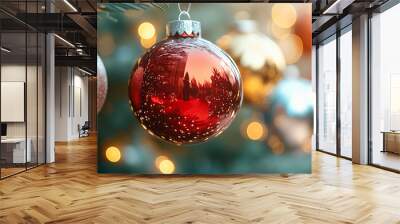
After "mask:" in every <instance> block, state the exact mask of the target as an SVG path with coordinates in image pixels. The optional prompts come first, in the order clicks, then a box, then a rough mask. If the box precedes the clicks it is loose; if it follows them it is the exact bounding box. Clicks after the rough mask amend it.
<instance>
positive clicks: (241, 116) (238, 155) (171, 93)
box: [97, 3, 315, 174]
mask: <svg viewBox="0 0 400 224" xmlns="http://www.w3.org/2000/svg"><path fill="white" fill-rule="evenodd" d="M97 26H98V27H97V28H98V34H97V35H98V54H99V57H98V67H99V66H100V67H99V68H98V73H99V75H98V77H99V78H98V88H99V89H98V92H99V94H98V101H97V102H100V103H99V105H98V130H99V132H98V172H99V173H129V174H245V173H254V174H255V173H310V172H311V154H310V151H311V142H312V141H311V139H312V138H311V137H312V133H313V106H314V105H313V103H314V100H315V99H314V93H313V88H312V85H311V81H310V79H311V4H289V3H278V4H268V3H246V4H244V3H240V4H233V3H192V4H188V3H185V4H184V3H181V4H177V3H103V4H99V5H98V25H97Z"/></svg>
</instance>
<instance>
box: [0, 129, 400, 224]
mask: <svg viewBox="0 0 400 224" xmlns="http://www.w3.org/2000/svg"><path fill="white" fill-rule="evenodd" d="M56 151H57V154H56V156H57V162H56V163H55V164H51V165H46V166H42V167H39V168H36V169H33V170H30V171H28V172H26V173H22V174H19V175H17V176H14V177H11V178H8V179H5V180H3V181H0V223H43V222H48V223H374V224H375V223H385V224H386V223H400V175H398V174H395V173H391V172H387V171H384V170H380V169H377V168H373V167H368V166H358V165H352V164H351V163H350V162H349V161H347V160H343V159H337V158H335V157H333V156H330V155H326V154H322V153H318V152H315V153H313V174H312V175H293V176H289V177H282V176H278V175H276V176H270V175H268V176H267V175H265V176H234V177H212V176H201V177H197V176H195V177H193V176H191V177H161V176H158V177H135V176H122V175H98V174H97V173H96V140H95V138H94V137H91V138H85V139H84V140H82V141H77V142H72V143H70V144H59V145H57V150H56Z"/></svg>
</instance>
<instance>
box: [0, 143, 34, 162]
mask: <svg viewBox="0 0 400 224" xmlns="http://www.w3.org/2000/svg"><path fill="white" fill-rule="evenodd" d="M26 142H27V147H26V154H25V138H5V139H1V151H2V155H1V156H2V157H3V159H5V160H6V162H8V163H25V162H31V158H32V154H31V145H32V141H31V139H30V138H27V140H26ZM3 154H5V155H3ZM11 154H12V156H11ZM11 158H12V160H11Z"/></svg>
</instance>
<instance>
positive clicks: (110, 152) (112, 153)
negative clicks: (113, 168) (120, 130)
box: [106, 146, 121, 163]
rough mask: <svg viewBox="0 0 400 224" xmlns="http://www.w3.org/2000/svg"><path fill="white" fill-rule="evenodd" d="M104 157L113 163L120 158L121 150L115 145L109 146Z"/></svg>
mask: <svg viewBox="0 0 400 224" xmlns="http://www.w3.org/2000/svg"><path fill="white" fill-rule="evenodd" d="M106 158H107V159H108V160H109V161H110V162H113V163H116V162H118V161H119V160H120V159H121V152H120V151H119V149H118V148H117V147H115V146H110V147H108V148H107V150H106Z"/></svg>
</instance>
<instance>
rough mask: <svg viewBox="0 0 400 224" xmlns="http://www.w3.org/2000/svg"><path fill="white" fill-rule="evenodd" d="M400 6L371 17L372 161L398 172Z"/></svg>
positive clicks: (399, 152) (399, 134)
mask: <svg viewBox="0 0 400 224" xmlns="http://www.w3.org/2000/svg"><path fill="white" fill-rule="evenodd" d="M398 21H400V5H396V6H394V7H392V8H390V9H388V10H386V11H384V12H382V13H380V14H376V15H374V16H373V17H372V18H371V29H372V32H371V34H372V37H371V40H372V43H371V44H372V46H371V53H372V54H371V60H372V61H371V66H372V71H371V99H370V104H371V114H370V116H371V117H370V119H371V125H370V127H371V130H370V132H371V140H372V152H371V155H370V156H371V160H372V163H373V164H375V165H379V166H383V167H387V168H391V169H395V170H400V103H399V102H400V101H399V99H400V98H399V96H400V63H399V57H398V52H400V45H399V44H398V41H399V39H400V32H399V31H398V29H395V28H394V27H398Z"/></svg>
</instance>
